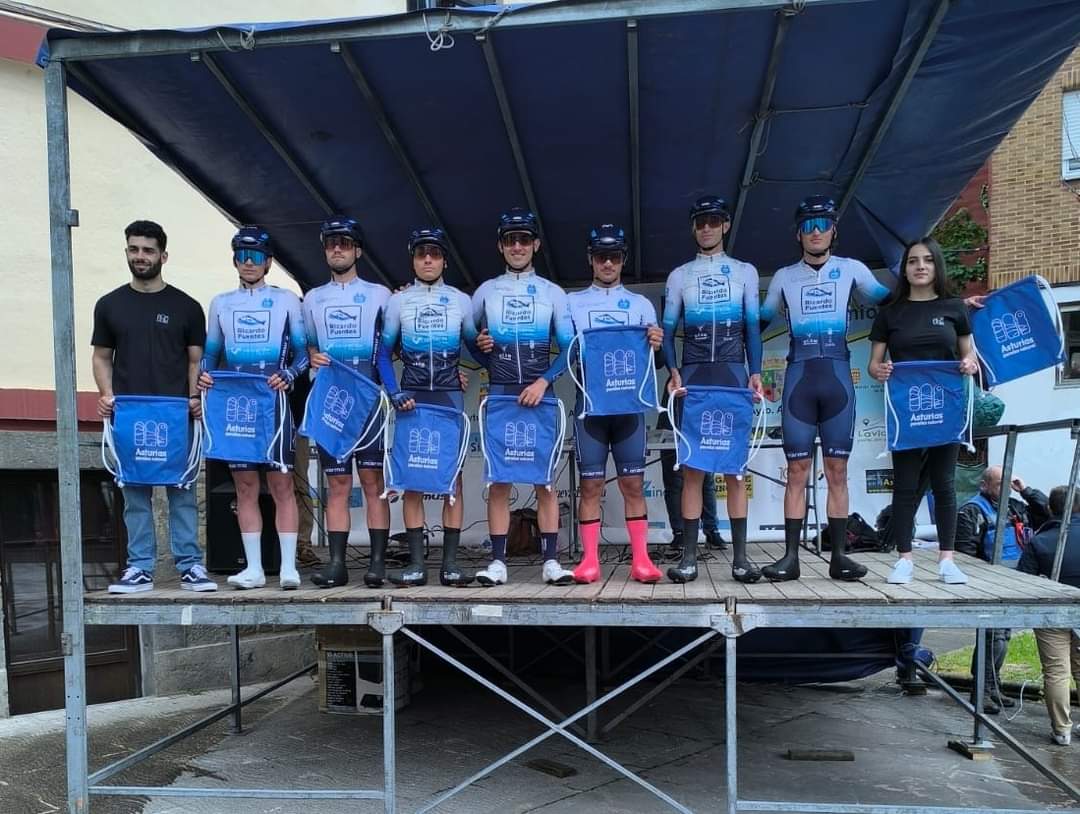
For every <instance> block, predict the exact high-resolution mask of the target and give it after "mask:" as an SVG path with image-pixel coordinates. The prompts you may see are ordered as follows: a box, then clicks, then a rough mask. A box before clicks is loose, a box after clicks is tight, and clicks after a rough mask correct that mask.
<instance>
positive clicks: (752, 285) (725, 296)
mask: <svg viewBox="0 0 1080 814" xmlns="http://www.w3.org/2000/svg"><path fill="white" fill-rule="evenodd" d="M680 319H681V320H682V323H683V353H682V364H684V365H688V364H701V363H702V362H737V363H739V364H744V363H745V364H747V365H749V368H750V373H751V374H755V373H761V326H760V324H759V321H758V273H757V269H756V268H754V267H753V266H752V265H750V264H749V263H744V262H742V261H741V260H736V259H735V258H733V257H728V256H727V255H726V254H713V255H707V254H699V255H698V256H697V257H695V258H694V259H693V260H691V261H690V262H689V263H685V264H684V265H681V266H679V267H678V268H677V269H675V270H674V271H673V272H671V274H669V275H668V279H667V286H666V288H665V290H664V355H665V361H666V363H667V365H668V367H670V368H674V367H675V366H676V359H675V329H676V328H677V327H678V325H679V320H680Z"/></svg>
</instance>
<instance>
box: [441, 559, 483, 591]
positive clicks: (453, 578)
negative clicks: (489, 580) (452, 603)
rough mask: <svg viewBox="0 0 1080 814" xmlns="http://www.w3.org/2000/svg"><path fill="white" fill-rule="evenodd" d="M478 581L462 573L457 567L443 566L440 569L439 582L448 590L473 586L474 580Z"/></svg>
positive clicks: (466, 573)
mask: <svg viewBox="0 0 1080 814" xmlns="http://www.w3.org/2000/svg"><path fill="white" fill-rule="evenodd" d="M474 579H476V577H474V576H473V575H472V574H470V573H468V572H466V571H462V570H461V569H460V568H458V567H457V566H456V565H451V566H449V567H448V566H447V565H445V564H444V565H443V567H442V568H441V569H439V582H440V583H441V584H443V585H445V586H447V587H448V588H464V587H465V586H466V585H472V583H473V580H474Z"/></svg>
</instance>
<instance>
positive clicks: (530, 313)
mask: <svg viewBox="0 0 1080 814" xmlns="http://www.w3.org/2000/svg"><path fill="white" fill-rule="evenodd" d="M535 320H536V300H535V298H534V297H531V296H522V295H520V294H506V295H504V296H503V308H502V323H503V325H532V324H533V322H534V321H535Z"/></svg>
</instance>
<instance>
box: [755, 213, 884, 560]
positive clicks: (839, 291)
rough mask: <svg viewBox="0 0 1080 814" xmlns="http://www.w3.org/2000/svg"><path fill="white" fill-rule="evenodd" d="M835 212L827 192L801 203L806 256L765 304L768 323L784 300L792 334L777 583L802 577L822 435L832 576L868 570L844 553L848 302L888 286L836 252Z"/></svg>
mask: <svg viewBox="0 0 1080 814" xmlns="http://www.w3.org/2000/svg"><path fill="white" fill-rule="evenodd" d="M837 218H838V210H837V207H836V204H835V203H834V202H833V201H832V199H830V198H827V197H825V196H823V195H812V196H810V197H809V198H807V199H806V200H804V201H803V202H802V203H800V204H799V207H798V209H796V211H795V230H796V231H795V233H796V240H798V242H799V244H800V246H801V247H802V259H800V260H799V262H798V263H795V264H793V265H790V266H786V267H784V268H782V269H780V270H779V271H777V272H776V274H774V275H773V278H772V281H771V282H770V283H769V290H768V293H767V294H766V296H765V303H764V305H763V306H762V308H761V320H762V324H763V325H768V323H770V322H771V321H772V320H773V319H774V318H775V317H776V316H777V315H778V314H779V312H780V309H781V306H783V308H784V311H785V312H786V314H787V322H788V330H789V332H790V334H791V345H790V348H789V351H788V366H787V372H786V374H785V376H784V393H783V398H782V408H783V417H782V419H781V426H782V428H783V433H784V454H785V456H786V457H787V462H788V476H787V486H786V489H785V493H784V539H785V554H784V557H783V558H782V559H780V560H778V561H777V562H775V563H773V564H771V565H767V566H765V568H763V569H762V573H763V574H764V575H765V577H766V578H767V579H771V580H775V581H783V580H791V579H798V578H799V537H800V536H801V535H802V524H803V517H804V515H805V514H806V483H807V479H808V478H809V475H810V465H811V461H812V458H813V454H814V439H815V437H819V438H820V439H821V451H822V455H823V457H824V459H825V478H826V480H827V482H828V485H829V493H828V504H827V516H828V520H829V541H830V543H831V546H832V554H831V559H830V562H829V575H830V576H831V577H832V578H833V579H841V580H848V581H851V580H857V579H860V578H861V577H863V576H865V575H866V568H865V567H864V566H862V565H860V564H859V563H857V562H855V561H854V560H852V559H851V558H850V557H848V556H847V555H846V554H845V544H846V541H847V517H848V485H847V461H848V456H849V455H850V454H851V447H852V441H853V437H854V431H855V387H854V384H853V382H852V379H851V362H850V356H851V354H850V352H849V350H848V344H847V327H848V301H849V300H850V298H851V296H852V295H853V294H854V293H855V292H858V294H859V295H860V296H861V297H862V299H863V300H865V301H866V302H868V303H869V304H876V303H879V302H881V301H882V300H884V299H885V297H886V296H888V294H889V289H888V288H887V287H886V286H884V285H882V284H881V283H880V282H878V281H877V279H876V278H875V277H874V275H873V272H871V271H870V269H868V268H867V267H866V266H865V265H863V264H862V263H860V262H859V261H858V260H852V259H850V258H847V257H835V256H834V255H833V254H832V246H833V243H834V241H835V240H836V221H837Z"/></svg>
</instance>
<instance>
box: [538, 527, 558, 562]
mask: <svg viewBox="0 0 1080 814" xmlns="http://www.w3.org/2000/svg"><path fill="white" fill-rule="evenodd" d="M540 541H541V542H542V543H543V545H544V559H545V560H557V559H558V558H559V532H557V531H544V532H541V533H540Z"/></svg>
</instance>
